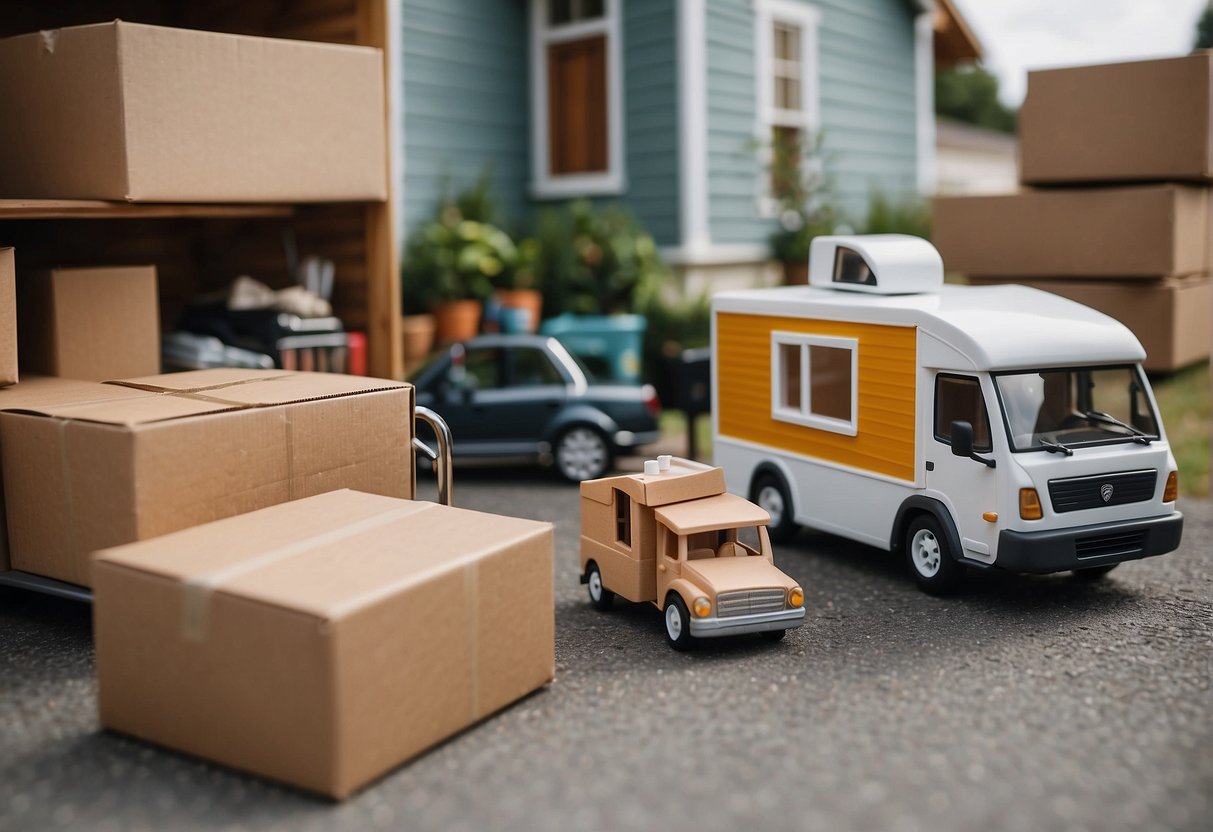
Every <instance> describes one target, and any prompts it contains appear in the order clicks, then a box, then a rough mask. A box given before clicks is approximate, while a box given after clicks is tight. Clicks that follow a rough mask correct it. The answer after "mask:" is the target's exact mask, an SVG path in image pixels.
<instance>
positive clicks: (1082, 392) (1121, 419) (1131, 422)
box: [994, 365, 1158, 453]
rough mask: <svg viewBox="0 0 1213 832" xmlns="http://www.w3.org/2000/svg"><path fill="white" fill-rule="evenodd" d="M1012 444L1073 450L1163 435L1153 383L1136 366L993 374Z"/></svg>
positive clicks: (1013, 446)
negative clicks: (1152, 396)
mask: <svg viewBox="0 0 1213 832" xmlns="http://www.w3.org/2000/svg"><path fill="white" fill-rule="evenodd" d="M994 383H995V385H996V386H997V388H998V399H999V401H1000V402H1001V404H1002V409H1003V413H1004V415H1005V418H1006V424H1007V430H1008V437H1009V439H1010V440H1011V449H1012V450H1015V451H1034V450H1045V451H1059V452H1062V453H1069V449H1070V447H1071V446H1074V445H1091V444H1102V443H1106V442H1142V443H1148V442H1149V441H1150V440H1153V439H1157V438H1158V419H1157V417H1156V416H1155V415H1154V409H1153V407H1152V406H1151V405H1150V398H1149V395H1148V393H1147V391H1148V389H1149V388H1148V384H1147V382H1146V380H1145V377H1144V376H1143V375H1142V374H1141V370H1140V369H1139V368H1137V367H1135V366H1129V365H1125V366H1119V367H1074V368H1061V369H1054V370H1036V371H1032V372H1026V373H1001V374H997V375H995V376H994Z"/></svg>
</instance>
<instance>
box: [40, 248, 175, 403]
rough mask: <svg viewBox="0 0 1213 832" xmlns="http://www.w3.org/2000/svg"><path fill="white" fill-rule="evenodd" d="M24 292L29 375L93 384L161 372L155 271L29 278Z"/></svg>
mask: <svg viewBox="0 0 1213 832" xmlns="http://www.w3.org/2000/svg"><path fill="white" fill-rule="evenodd" d="M17 292H18V299H19V302H18V308H19V309H20V320H21V324H20V328H19V330H18V331H19V333H20V343H21V367H22V369H24V370H25V372H27V373H37V374H39V375H47V376H62V377H64V378H75V379H81V380H86V381H105V380H106V379H111V378H129V377H131V376H148V375H155V374H156V373H159V372H160V308H159V304H158V301H157V297H156V269H155V267H153V266H127V267H118V268H101V269H54V270H51V271H40V272H30V273H22V275H21V279H20V280H19V281H18V284H17Z"/></svg>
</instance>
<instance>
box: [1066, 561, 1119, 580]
mask: <svg viewBox="0 0 1213 832" xmlns="http://www.w3.org/2000/svg"><path fill="white" fill-rule="evenodd" d="M1118 566H1120V564H1119V563H1112V564H1108V565H1107V566H1092V567H1091V568H1090V569H1075V570H1074V577H1075V578H1077V579H1078V580H1080V581H1098V580H1100V579H1102V578H1103V577H1104V576H1105V575H1107V574H1108V573H1109V572H1111V571H1112V570H1113V569H1115V568H1116V567H1118Z"/></svg>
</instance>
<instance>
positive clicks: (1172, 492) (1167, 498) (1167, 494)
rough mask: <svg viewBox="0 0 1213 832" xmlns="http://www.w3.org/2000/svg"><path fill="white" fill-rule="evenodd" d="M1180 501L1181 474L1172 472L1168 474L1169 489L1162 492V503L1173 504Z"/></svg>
mask: <svg viewBox="0 0 1213 832" xmlns="http://www.w3.org/2000/svg"><path fill="white" fill-rule="evenodd" d="M1178 499H1179V472H1178V471H1172V472H1171V473H1169V474H1167V487H1166V488H1164V489H1163V491H1162V501H1163V502H1164V503H1173V502H1175V501H1176V500H1178Z"/></svg>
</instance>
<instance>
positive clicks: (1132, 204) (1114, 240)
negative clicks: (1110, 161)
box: [931, 185, 1213, 279]
mask: <svg viewBox="0 0 1213 832" xmlns="http://www.w3.org/2000/svg"><path fill="white" fill-rule="evenodd" d="M1211 197H1213V190H1210V189H1206V188H1199V187H1195V186H1190V185H1138V186H1129V187H1116V188H1085V189H1077V188H1075V189H1067V190H1053V189H1050V190H1038V191H1024V192H1022V193H1017V194H1006V195H1003V196H964V197H941V198H938V199H936V200H935V212H934V223H933V229H932V234H931V236H932V238H933V242H934V243H935V246H936V248H938V249H939V253H940V255H942V256H943V263H944V268H945V269H947V271H949V272H960V273H962V274H970V275H982V276H985V277H1004V276H1005V277H1016V278H1019V277H1029V278H1036V277H1070V278H1108V277H1124V278H1141V279H1157V278H1162V277H1179V276H1183V275H1188V274H1203V273H1207V272H1209V271H1210V270H1211V269H1213V233H1211V226H1210V200H1211Z"/></svg>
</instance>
